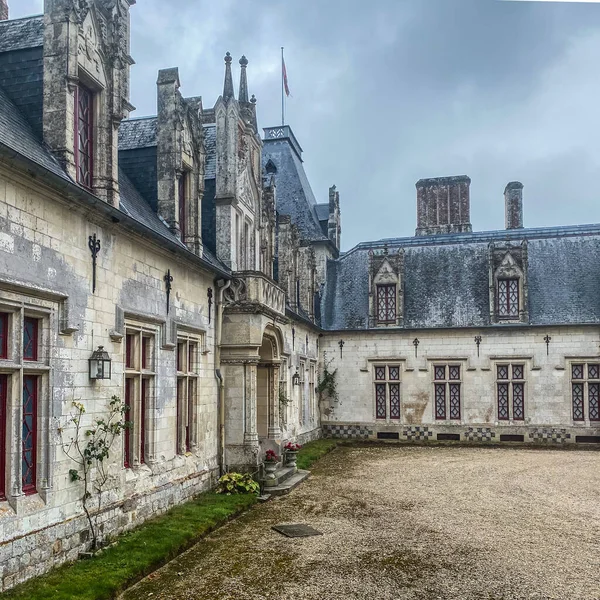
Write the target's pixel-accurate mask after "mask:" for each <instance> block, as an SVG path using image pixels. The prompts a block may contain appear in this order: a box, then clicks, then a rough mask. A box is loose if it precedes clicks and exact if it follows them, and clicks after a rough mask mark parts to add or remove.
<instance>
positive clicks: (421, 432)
mask: <svg viewBox="0 0 600 600" xmlns="http://www.w3.org/2000/svg"><path fill="white" fill-rule="evenodd" d="M402 435H403V436H404V437H406V439H407V440H408V441H409V442H426V441H427V440H428V439H429V438H430V437H431V436H432V435H433V432H432V431H429V427H405V428H404V430H403V431H402Z"/></svg>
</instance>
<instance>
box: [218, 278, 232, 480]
mask: <svg viewBox="0 0 600 600" xmlns="http://www.w3.org/2000/svg"><path fill="white" fill-rule="evenodd" d="M230 285H231V280H230V279H229V280H227V281H226V282H225V285H224V286H223V287H222V288H220V289H219V293H218V294H217V305H216V306H215V312H216V315H215V317H216V318H215V377H216V378H217V382H218V383H217V385H218V393H217V407H218V410H219V468H220V473H221V475H223V474H224V473H225V379H224V378H223V374H222V373H221V332H222V331H223V294H224V292H225V290H226V289H227V288H228V287H229V286H230Z"/></svg>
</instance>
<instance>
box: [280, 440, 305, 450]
mask: <svg viewBox="0 0 600 600" xmlns="http://www.w3.org/2000/svg"><path fill="white" fill-rule="evenodd" d="M284 448H285V449H286V450H287V451H288V452H298V450H300V448H302V445H301V444H295V443H294V442H288V443H287V444H286V445H285V446H284Z"/></svg>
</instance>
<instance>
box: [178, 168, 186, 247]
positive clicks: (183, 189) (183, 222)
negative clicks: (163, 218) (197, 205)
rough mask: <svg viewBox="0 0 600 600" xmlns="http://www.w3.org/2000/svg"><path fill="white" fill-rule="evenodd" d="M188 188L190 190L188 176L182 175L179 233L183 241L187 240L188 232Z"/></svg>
mask: <svg viewBox="0 0 600 600" xmlns="http://www.w3.org/2000/svg"><path fill="white" fill-rule="evenodd" d="M187 188H188V174H187V173H186V172H184V173H182V174H181V176H180V177H179V215H178V217H179V231H180V232H181V239H182V240H184V239H185V235H186V231H187V219H186V211H187Z"/></svg>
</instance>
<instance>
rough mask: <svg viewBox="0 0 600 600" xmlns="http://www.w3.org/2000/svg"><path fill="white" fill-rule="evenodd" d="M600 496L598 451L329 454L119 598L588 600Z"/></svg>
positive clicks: (596, 576)
mask: <svg viewBox="0 0 600 600" xmlns="http://www.w3.org/2000/svg"><path fill="white" fill-rule="evenodd" d="M599 495H600V453H598V452H595V451H589V452H588V451H560V450H534V449H513V448H510V449H504V448H448V447H397V446H389V447H365V448H340V449H338V450H336V451H335V452H334V453H332V454H330V455H328V456H326V457H325V458H324V459H323V460H322V461H321V462H320V463H319V465H318V466H317V467H315V468H314V470H313V474H312V476H311V477H310V478H309V480H308V481H307V482H306V483H304V484H303V485H302V486H300V487H299V488H297V489H296V490H295V491H293V492H292V493H291V494H290V495H289V496H287V497H283V498H281V499H277V500H275V501H272V502H267V503H265V504H261V505H259V506H257V507H256V508H255V509H253V510H252V511H250V512H249V513H248V514H246V515H244V516H243V517H241V518H240V519H238V520H237V521H235V522H233V523H230V524H229V525H227V526H226V527H224V528H222V529H220V530H218V531H217V532H215V533H214V534H213V535H211V536H210V537H209V538H207V539H206V540H204V541H202V542H201V543H199V544H198V545H197V546H195V547H194V548H192V549H191V550H190V551H188V552H187V553H185V554H184V555H182V556H181V557H180V558H178V559H176V560H174V561H173V562H171V563H169V564H168V565H167V566H166V567H164V568H163V569H161V570H159V571H157V572H156V573H154V574H152V575H151V576H150V577H149V578H147V579H145V580H144V581H142V582H140V583H139V584H138V585H137V586H135V587H134V588H132V589H130V590H129V591H128V592H126V593H125V594H124V595H123V599H124V600H142V599H144V600H146V599H149V598H151V599H152V600H166V599H173V600H175V599H177V600H186V599H194V600H225V599H228V600H229V599H231V600H250V599H252V600H258V599H277V600H296V599H298V600H300V599H318V600H329V599H331V600H333V599H336V600H339V599H345V598H369V599H390V600H391V599H394V600H395V599H404V598H411V599H419V600H427V599H449V598H452V599H470V598H477V599H480V598H481V599H486V600H492V599H494V600H500V599H509V598H528V599H531V598H535V599H541V598H544V599H546V598H560V599H568V600H576V599H583V598H585V599H598V598H600V545H599V541H600V502H599ZM279 523H306V524H308V525H311V526H313V527H315V528H316V529H318V530H320V531H321V532H323V535H322V536H318V537H309V538H296V539H290V538H285V537H283V536H282V535H280V534H278V533H276V532H275V531H273V530H272V529H271V526H272V525H275V524H279Z"/></svg>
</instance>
